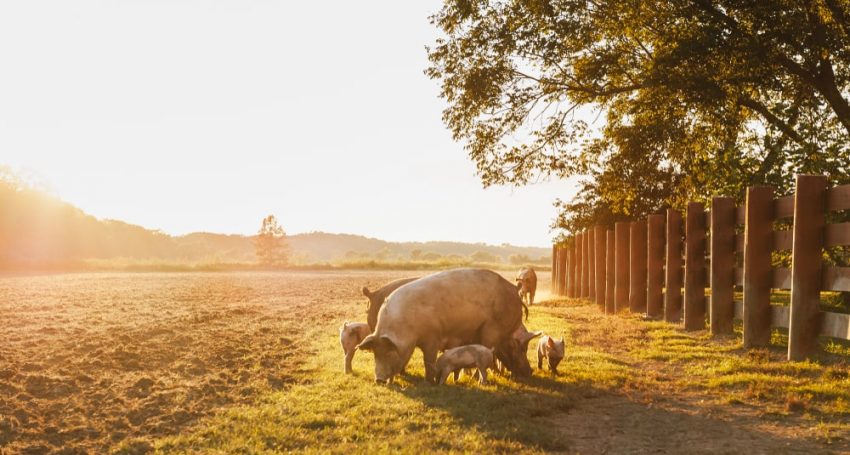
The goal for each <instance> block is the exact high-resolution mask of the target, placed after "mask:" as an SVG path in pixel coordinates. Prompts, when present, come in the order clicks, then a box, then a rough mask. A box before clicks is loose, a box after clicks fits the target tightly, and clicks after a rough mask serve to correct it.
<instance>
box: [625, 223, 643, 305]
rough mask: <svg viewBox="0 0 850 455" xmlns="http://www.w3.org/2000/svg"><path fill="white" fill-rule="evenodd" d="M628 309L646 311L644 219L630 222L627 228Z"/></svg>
mask: <svg viewBox="0 0 850 455" xmlns="http://www.w3.org/2000/svg"><path fill="white" fill-rule="evenodd" d="M629 249H630V253H629V310H631V312H632V313H644V312H646V221H643V220H642V221H634V222H632V225H631V229H630V230H629Z"/></svg>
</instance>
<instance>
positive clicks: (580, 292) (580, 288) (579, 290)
mask: <svg viewBox="0 0 850 455" xmlns="http://www.w3.org/2000/svg"><path fill="white" fill-rule="evenodd" d="M576 238H577V239H578V249H577V250H576V251H578V266H577V267H578V268H577V269H576V278H577V279H578V284H577V287H576V297H578V298H580V299H582V298H584V292H585V290H586V288H585V285H584V233H580V234H578V236H577V237H576Z"/></svg>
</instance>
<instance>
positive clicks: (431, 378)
mask: <svg viewBox="0 0 850 455" xmlns="http://www.w3.org/2000/svg"><path fill="white" fill-rule="evenodd" d="M419 349H421V350H422V357H423V358H424V360H425V380H426V381H428V382H430V383H432V384H436V383H437V371H436V368H435V366H436V363H437V347H436V346H434V345H433V343H431V344H428V345H424V346H422V347H420V348H419Z"/></svg>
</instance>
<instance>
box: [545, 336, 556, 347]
mask: <svg viewBox="0 0 850 455" xmlns="http://www.w3.org/2000/svg"><path fill="white" fill-rule="evenodd" d="M546 344H548V345H549V347H550V348H554V347H555V339H554V338H552V337H549V338H546Z"/></svg>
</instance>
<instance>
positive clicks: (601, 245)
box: [593, 226, 606, 311]
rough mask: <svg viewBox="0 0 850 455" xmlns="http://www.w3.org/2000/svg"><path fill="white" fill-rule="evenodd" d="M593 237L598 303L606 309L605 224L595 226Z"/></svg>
mask: <svg viewBox="0 0 850 455" xmlns="http://www.w3.org/2000/svg"><path fill="white" fill-rule="evenodd" d="M593 230H594V233H593V239H594V242H595V243H596V254H594V255H593V256H594V257H595V258H596V259H595V264H596V273H595V274H594V276H595V277H596V304H597V305H599V308H601V309H602V310H603V311H604V310H605V242H606V237H605V226H596V227H594V228H593Z"/></svg>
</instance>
